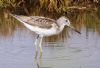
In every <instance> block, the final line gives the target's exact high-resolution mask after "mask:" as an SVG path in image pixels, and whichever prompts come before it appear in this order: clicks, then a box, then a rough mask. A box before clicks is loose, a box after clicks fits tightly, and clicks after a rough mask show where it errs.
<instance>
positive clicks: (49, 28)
mask: <svg viewBox="0 0 100 68" xmlns="http://www.w3.org/2000/svg"><path fill="white" fill-rule="evenodd" d="M10 15H11V16H13V17H14V18H16V19H17V20H19V21H20V22H21V23H23V24H24V25H25V26H26V27H27V28H28V29H30V30H31V31H33V32H35V33H36V34H38V36H37V39H36V41H35V47H36V52H37V51H38V50H37V48H38V46H39V48H40V52H41V53H42V51H43V50H42V45H41V43H42V39H43V37H44V36H52V35H56V34H59V33H60V32H62V30H63V29H64V27H65V26H68V27H70V28H71V29H73V30H74V31H76V32H78V33H80V32H79V31H77V30H76V29H75V28H74V27H73V26H71V24H70V21H69V19H68V18H67V17H65V16H61V17H60V18H59V19H57V20H54V19H50V18H47V17H42V16H23V15H14V14H10Z"/></svg>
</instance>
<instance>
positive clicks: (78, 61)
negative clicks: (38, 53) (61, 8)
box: [0, 12, 100, 68]
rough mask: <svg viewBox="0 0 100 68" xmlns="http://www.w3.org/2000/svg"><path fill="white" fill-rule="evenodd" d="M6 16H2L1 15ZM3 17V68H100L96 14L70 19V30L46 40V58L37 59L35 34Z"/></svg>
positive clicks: (0, 58)
mask: <svg viewBox="0 0 100 68" xmlns="http://www.w3.org/2000/svg"><path fill="white" fill-rule="evenodd" d="M2 17H3V16H2ZM2 17H0V68H100V28H99V27H100V18H99V16H98V14H97V13H93V12H91V13H81V14H80V13H79V14H77V15H75V14H74V16H73V17H69V18H70V19H71V21H72V22H73V23H72V24H73V26H74V27H75V28H76V29H77V30H79V31H80V32H81V35H80V34H78V33H76V32H74V31H73V30H71V29H69V28H65V29H64V31H63V32H62V33H61V34H59V35H57V36H53V37H49V38H44V41H43V56H42V58H39V57H38V59H35V58H34V57H35V47H34V41H35V39H36V36H37V35H36V34H35V33H32V32H31V31H30V30H28V29H27V28H25V27H24V26H23V24H20V22H18V21H17V20H15V19H13V18H11V17H9V19H7V18H2Z"/></svg>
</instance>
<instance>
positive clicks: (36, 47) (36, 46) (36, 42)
mask: <svg viewBox="0 0 100 68" xmlns="http://www.w3.org/2000/svg"><path fill="white" fill-rule="evenodd" d="M38 40H39V35H38V36H37V38H36V40H35V49H36V52H38Z"/></svg>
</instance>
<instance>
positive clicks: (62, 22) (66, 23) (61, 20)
mask: <svg viewBox="0 0 100 68" xmlns="http://www.w3.org/2000/svg"><path fill="white" fill-rule="evenodd" d="M58 22H59V23H60V25H64V26H67V27H69V28H71V29H72V30H74V31H76V32H77V33H79V34H81V33H80V32H79V31H78V30H76V29H75V28H74V27H73V26H72V25H71V22H70V21H69V19H68V18H67V17H65V16H62V17H60V18H59V19H58Z"/></svg>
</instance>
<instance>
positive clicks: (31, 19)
mask: <svg viewBox="0 0 100 68" xmlns="http://www.w3.org/2000/svg"><path fill="white" fill-rule="evenodd" d="M12 16H13V17H15V18H16V19H17V20H19V21H20V22H22V23H27V24H30V25H32V26H38V27H41V28H51V27H52V24H56V25H57V23H56V20H54V19H50V18H47V17H42V16H23V15H12Z"/></svg>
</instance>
